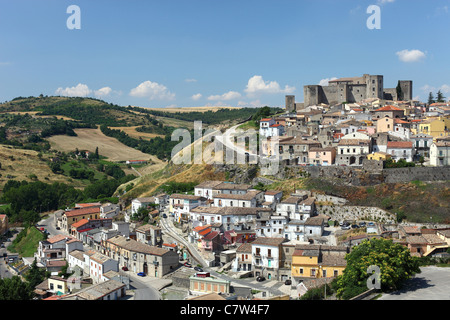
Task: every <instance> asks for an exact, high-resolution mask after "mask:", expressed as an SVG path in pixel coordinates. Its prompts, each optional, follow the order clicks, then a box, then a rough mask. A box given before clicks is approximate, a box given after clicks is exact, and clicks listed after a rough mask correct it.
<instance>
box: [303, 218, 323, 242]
mask: <svg viewBox="0 0 450 320" xmlns="http://www.w3.org/2000/svg"><path fill="white" fill-rule="evenodd" d="M324 226H325V219H324V218H323V217H311V218H308V219H307V220H306V221H305V236H306V237H307V238H308V239H310V238H314V237H321V236H322V235H323V230H324Z"/></svg>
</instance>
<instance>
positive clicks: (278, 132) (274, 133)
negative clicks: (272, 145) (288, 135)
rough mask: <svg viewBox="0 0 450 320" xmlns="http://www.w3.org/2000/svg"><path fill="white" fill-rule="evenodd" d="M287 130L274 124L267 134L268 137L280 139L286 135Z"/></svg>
mask: <svg viewBox="0 0 450 320" xmlns="http://www.w3.org/2000/svg"><path fill="white" fill-rule="evenodd" d="M284 133H285V129H284V126H283V125H282V124H273V125H271V126H270V127H269V130H268V132H267V133H266V134H268V136H267V137H280V136H282V135H284Z"/></svg>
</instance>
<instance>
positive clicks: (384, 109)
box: [375, 106, 403, 112]
mask: <svg viewBox="0 0 450 320" xmlns="http://www.w3.org/2000/svg"><path fill="white" fill-rule="evenodd" d="M383 111H403V109H400V108H397V107H394V106H384V107H382V108H379V109H377V110H375V112H383Z"/></svg>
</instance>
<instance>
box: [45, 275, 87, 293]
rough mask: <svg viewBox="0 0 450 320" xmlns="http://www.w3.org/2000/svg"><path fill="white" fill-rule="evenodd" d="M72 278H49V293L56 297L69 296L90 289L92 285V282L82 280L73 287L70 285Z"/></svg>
mask: <svg viewBox="0 0 450 320" xmlns="http://www.w3.org/2000/svg"><path fill="white" fill-rule="evenodd" d="M69 279H70V278H67V279H65V278H62V277H58V276H51V277H50V278H48V280H47V281H48V292H49V293H53V294H56V295H62V294H68V293H71V292H76V291H78V290H81V289H83V288H86V287H89V286H90V285H92V284H91V282H89V281H84V280H81V279H78V280H77V283H75V284H73V285H72V286H73V287H71V286H70V284H68V282H69V281H68V280H69Z"/></svg>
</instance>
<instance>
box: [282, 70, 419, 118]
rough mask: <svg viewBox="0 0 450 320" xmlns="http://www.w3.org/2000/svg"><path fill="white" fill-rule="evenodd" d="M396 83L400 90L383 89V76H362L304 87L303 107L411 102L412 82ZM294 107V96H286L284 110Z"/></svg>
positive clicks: (294, 108)
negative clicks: (345, 103) (385, 101)
mask: <svg viewBox="0 0 450 320" xmlns="http://www.w3.org/2000/svg"><path fill="white" fill-rule="evenodd" d="M398 83H399V88H400V89H401V90H397V88H392V89H390V88H389V89H388V88H384V85H383V84H384V80H383V76H380V75H369V74H364V75H363V76H362V77H353V78H340V79H336V80H331V81H329V83H328V86H321V85H306V86H304V87H303V92H304V105H303V107H304V108H306V107H309V106H313V105H319V104H321V103H324V104H328V105H333V104H339V103H343V102H347V103H355V102H359V101H362V100H365V99H370V98H375V99H383V100H394V101H399V100H401V101H409V100H412V99H413V82H412V81H409V80H408V81H402V80H401V81H399V82H398ZM399 94H400V96H399ZM295 105H296V103H295V96H286V110H287V111H294V110H296V109H297V108H296V106H295Z"/></svg>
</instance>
